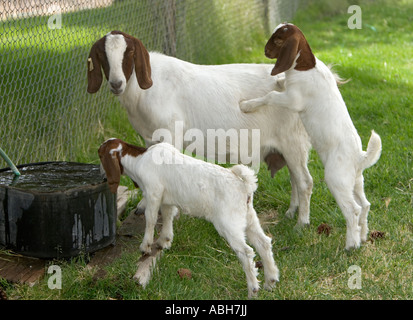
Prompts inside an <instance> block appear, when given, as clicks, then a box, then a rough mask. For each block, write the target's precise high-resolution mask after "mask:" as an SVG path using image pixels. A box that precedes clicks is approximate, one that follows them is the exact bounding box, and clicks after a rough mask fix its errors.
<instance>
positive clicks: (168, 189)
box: [99, 139, 279, 296]
mask: <svg viewBox="0 0 413 320" xmlns="http://www.w3.org/2000/svg"><path fill="white" fill-rule="evenodd" d="M99 157H100V159H101V161H102V166H103V168H104V169H105V171H106V174H107V177H108V183H109V186H110V188H111V190H112V192H116V189H117V185H118V184H119V180H120V175H121V174H125V175H127V176H129V177H130V178H131V179H132V180H133V181H134V182H135V183H136V184H137V185H138V186H139V187H140V188H141V189H142V193H143V195H144V197H145V199H146V209H145V218H146V228H145V235H144V238H143V241H142V244H141V247H140V248H141V251H143V252H144V253H149V252H150V251H151V247H152V244H153V237H154V227H155V224H156V221H157V217H158V211H159V209H160V210H161V213H162V223H163V225H162V229H161V233H160V236H159V239H158V241H157V245H159V246H160V247H161V248H169V247H170V246H171V242H172V239H173V228H172V225H173V217H174V216H175V215H176V213H177V212H178V208H180V209H181V210H182V211H183V212H184V213H186V214H190V215H192V216H196V217H202V218H205V219H206V220H208V221H210V222H212V223H213V225H214V226H215V228H216V230H217V231H218V233H219V234H220V235H221V236H223V237H224V238H225V239H226V240H227V241H228V243H229V245H230V246H231V247H232V249H233V250H234V251H235V252H236V254H237V256H238V257H239V259H240V261H241V263H242V266H243V268H244V271H245V273H246V275H247V283H248V292H249V296H252V295H254V294H256V293H257V291H258V288H259V286H258V280H257V278H256V274H257V270H256V267H255V265H254V262H253V257H254V252H253V250H252V248H251V247H249V246H248V245H247V244H246V242H245V238H248V240H249V241H250V242H251V244H252V245H253V246H254V247H255V248H256V249H257V252H258V254H259V255H260V256H261V259H262V261H263V265H264V273H265V287H266V288H268V289H269V288H271V287H273V286H274V285H275V282H276V281H278V277H279V271H278V268H277V267H276V265H275V262H274V259H273V254H272V246H271V239H270V238H269V237H268V236H266V235H265V234H264V232H263V230H262V228H261V226H260V223H259V220H258V218H257V214H256V212H255V210H254V208H253V192H254V191H255V190H256V188H257V185H256V181H257V179H256V177H255V175H254V172H253V171H252V170H251V169H249V168H248V167H246V166H244V165H236V166H233V167H232V168H230V169H226V168H223V167H220V166H218V165H215V164H211V163H208V162H204V161H202V160H199V159H195V158H192V157H190V156H187V155H183V154H182V153H180V152H179V151H178V150H177V149H176V148H175V147H173V146H172V145H170V144H168V143H159V144H156V145H154V146H152V147H150V148H149V149H147V150H146V149H144V148H136V147H134V146H132V145H129V144H127V143H125V142H123V141H122V140H119V139H110V140H108V141H106V142H105V143H103V144H102V146H101V147H100V148H99Z"/></svg>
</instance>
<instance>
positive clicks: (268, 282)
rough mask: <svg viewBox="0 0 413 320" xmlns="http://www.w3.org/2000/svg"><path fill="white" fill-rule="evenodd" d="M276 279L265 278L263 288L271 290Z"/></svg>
mask: <svg viewBox="0 0 413 320" xmlns="http://www.w3.org/2000/svg"><path fill="white" fill-rule="evenodd" d="M277 281H278V279H275V278H271V279H269V280H266V281H265V284H264V289H265V290H268V291H271V290H272V288H274V287H275V284H276V283H277Z"/></svg>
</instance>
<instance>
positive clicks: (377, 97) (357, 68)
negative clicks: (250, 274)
mask: <svg viewBox="0 0 413 320" xmlns="http://www.w3.org/2000/svg"><path fill="white" fill-rule="evenodd" d="M396 4H397V5H396ZM396 4H395V2H392V4H390V2H383V1H380V2H373V1H365V2H362V4H361V5H360V7H361V9H362V21H363V24H362V29H349V28H348V26H347V20H348V19H349V17H350V16H351V14H348V13H347V10H346V8H344V10H330V11H327V12H322V13H320V12H321V9H320V6H319V5H318V6H315V5H312V6H310V7H308V8H302V9H301V10H300V11H299V12H298V13H297V15H296V16H295V18H294V19H293V21H292V22H293V23H294V24H296V25H298V26H299V27H300V29H301V30H302V31H303V32H304V34H305V35H306V37H307V40H308V41H309V43H310V46H311V47H312V49H313V52H314V53H315V55H316V56H317V57H318V58H319V59H321V60H323V61H324V62H325V63H327V64H334V65H335V67H334V69H335V71H336V72H338V73H339V75H340V76H341V77H342V78H344V79H350V81H349V82H348V83H346V84H344V85H342V86H341V88H340V89H341V92H342V95H343V98H344V100H345V101H346V104H347V107H348V110H349V112H350V115H351V117H352V119H353V122H354V124H355V126H356V128H357V130H358V132H359V134H360V137H361V139H362V142H363V147H364V148H366V145H367V142H368V139H369V137H370V132H371V130H372V129H374V130H375V131H376V132H377V133H378V134H379V135H380V136H381V139H382V144H383V152H382V156H381V158H380V160H379V161H378V163H377V164H376V165H374V166H373V167H371V168H369V169H367V170H366V171H365V172H364V178H365V192H366V195H367V198H368V199H369V201H370V202H371V210H370V214H369V228H370V230H371V231H376V232H375V233H374V234H373V235H372V237H371V238H370V240H369V241H367V243H365V244H364V245H363V246H362V247H361V248H360V249H357V250H351V251H346V250H345V249H344V245H345V232H346V223H345V219H344V217H343V215H342V213H341V211H340V210H339V208H338V207H337V205H336V203H335V201H334V199H333V197H332V196H331V194H330V192H329V191H328V189H327V187H326V185H325V183H324V181H323V166H322V164H321V162H320V160H319V158H318V155H317V154H316V153H315V152H314V151H312V153H311V155H310V161H309V170H310V172H311V174H312V176H313V179H314V190H313V195H312V201H311V224H310V226H309V227H306V228H302V229H301V228H296V227H295V219H292V220H291V219H287V218H286V217H285V215H284V213H285V212H286V211H287V209H288V205H289V199H290V195H291V190H290V189H291V188H290V183H289V175H288V171H287V170H286V169H283V170H281V171H280V172H279V173H278V174H277V176H276V177H275V178H274V179H272V178H271V176H270V174H269V172H268V171H267V170H266V167H265V166H264V165H262V167H261V170H260V172H259V175H258V179H259V188H258V190H257V192H256V194H255V198H254V206H255V209H256V211H257V212H258V215H259V217H260V220H261V222H262V225H263V227H264V229H265V231H266V232H267V234H269V235H271V236H272V239H273V252H274V258H275V261H276V263H277V265H278V267H279V269H280V273H281V278H280V282H279V283H278V284H277V286H276V288H274V289H273V290H272V291H271V292H268V291H265V290H261V291H260V292H259V294H258V298H257V299H263V300H272V299H289V300H290V299H299V300H301V299H314V300H316V299H367V300H370V299H412V298H413V283H412V274H413V264H412V261H413V208H412V204H413V190H412V188H413V170H412V160H413V159H412V158H413V150H412V143H413V128H412V126H411V123H412V119H413V111H412V104H413V94H412V92H413V60H412V53H413V42H412V40H411V35H412V34H413V21H412V19H413V18H412V17H413V1H397V2H396ZM327 9H328V8H327ZM327 9H325V10H327ZM265 41H266V39H263V42H262V49H261V48H258V50H255V49H254V50H252V51H251V54H250V56H249V57H247V58H246V60H248V62H259V63H261V62H269V60H268V59H266V58H265V57H264V55H263V54H262V52H263V47H264V45H265ZM233 62H242V61H233ZM119 108H120V107H119ZM116 119H117V121H116V122H115V121H111V122H107V123H106V127H105V128H104V129H103V130H104V133H103V135H104V136H105V137H110V136H115V135H117V134H119V136H125V135H130V141H131V142H138V140H139V139H137V138H136V137H135V136H133V133H132V131H131V130H130V128H124V127H123V126H124V123H127V122H126V121H127V119H126V116H125V115H124V114H122V113H120V114H119V115H118V116H117V117H116ZM83 157H86V158H88V161H90V162H96V161H97V159H96V155H92V154H91V155H90V156H88V155H86V156H85V155H84V156H83ZM122 183H123V184H125V185H127V186H129V187H130V188H132V187H133V184H132V183H131V182H130V181H129V180H128V178H123V180H122ZM138 200H139V197H138V199H133V200H132V201H131V203H130V204H129V209H132V208H133V207H134V206H135V205H136V203H137V201H138ZM323 223H324V224H327V225H328V226H330V227H331V229H330V233H329V235H327V234H325V233H321V234H319V233H318V232H317V230H318V227H319V226H320V225H321V224H323ZM174 231H175V238H174V243H173V245H172V248H171V249H169V250H168V251H166V252H165V254H164V255H163V257H162V259H161V260H160V261H159V263H158V264H157V267H156V270H155V273H154V275H153V278H152V281H151V282H150V284H149V285H148V286H147V287H146V288H145V289H143V288H140V287H138V286H137V285H136V284H135V283H134V282H133V281H132V276H133V274H134V273H135V271H136V262H137V260H138V259H139V257H140V253H139V251H138V248H137V250H136V252H133V253H125V254H124V255H123V256H122V258H121V259H118V260H117V261H115V262H113V263H112V264H110V265H108V266H107V267H106V269H105V270H106V272H107V274H106V277H104V278H103V279H99V280H96V279H95V278H94V273H95V271H96V270H95V269H89V268H86V262H85V260H84V259H83V258H77V259H73V260H72V261H53V262H50V264H58V265H60V266H61V267H62V276H63V279H62V289H61V290H50V289H49V288H48V285H47V280H48V277H47V275H46V277H45V279H44V280H43V281H42V282H41V283H39V284H38V285H36V286H34V287H28V286H26V285H16V284H9V283H6V282H5V281H4V280H1V279H0V286H2V287H3V288H4V289H5V291H6V292H7V295H8V296H9V298H10V299H153V300H156V299H179V300H181V299H182V300H184V299H246V298H247V288H246V281H245V274H244V272H243V270H242V267H241V265H240V263H239V261H238V259H237V257H236V255H235V254H234V252H233V251H232V250H231V248H230V247H229V246H228V244H227V243H226V242H225V240H223V239H222V238H221V237H220V236H219V235H218V233H217V232H216V231H215V229H214V227H213V226H212V225H211V224H210V223H208V222H206V221H204V220H199V219H195V218H191V217H188V216H184V215H181V216H180V218H179V219H177V220H176V221H175V223H174ZM256 260H259V257H256ZM180 268H187V269H190V270H191V272H192V278H191V279H181V278H180V277H179V276H178V275H177V270H178V269H180ZM352 270H356V271H355V272H354V271H352ZM357 276H358V278H355V277H357ZM259 279H261V280H263V274H262V270H261V271H260V276H259ZM355 279H356V280H357V281H359V282H357V281H356V282H357V285H356V286H354V284H355V283H356V282H354V281H353V280H355Z"/></svg>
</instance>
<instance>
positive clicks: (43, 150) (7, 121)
mask: <svg viewBox="0 0 413 320" xmlns="http://www.w3.org/2000/svg"><path fill="white" fill-rule="evenodd" d="M298 2H299V0H92V1H91V0H61V1H52V0H41V1H34V0H15V1H1V2H0V88H1V92H0V147H1V148H2V149H3V150H4V151H5V152H6V153H7V154H8V155H9V157H10V158H11V159H12V160H13V161H14V162H15V163H16V164H22V163H29V162H37V161H52V160H70V161H77V159H79V158H81V156H80V155H81V154H82V153H88V152H90V150H91V148H92V147H93V148H95V147H96V146H95V145H92V144H91V143H90V141H91V139H92V137H93V136H96V135H99V132H100V131H101V127H102V126H104V123H105V118H106V117H107V114H108V110H110V108H114V107H116V108H119V103H118V102H117V100H116V99H115V98H114V97H113V95H111V94H110V93H109V90H100V91H99V94H96V95H93V96H92V95H89V94H87V93H86V85H87V80H86V60H87V56H88V53H89V50H90V47H91V45H92V44H93V43H94V42H95V41H96V40H97V39H99V38H101V37H102V36H104V35H105V34H106V33H108V32H110V31H111V30H121V31H124V32H126V33H129V34H131V35H133V36H135V37H137V38H139V39H141V40H142V41H143V43H144V44H145V46H146V47H147V49H148V50H156V51H160V52H164V53H166V54H169V55H173V56H177V57H179V58H181V59H184V60H188V61H192V62H195V63H203V64H213V63H214V64H215V63H224V62H242V61H231V60H234V59H236V58H234V57H236V55H235V53H236V51H237V50H248V48H247V44H248V43H253V41H254V35H257V34H264V35H265V36H267V35H268V34H269V33H270V32H271V31H272V29H273V28H274V26H275V24H276V23H279V22H281V21H283V20H287V19H291V17H292V15H293V14H294V12H295V10H296V9H297V6H298ZM240 39H242V41H240ZM250 45H251V44H250ZM125 125H129V124H126V123H125ZM100 134H101V133H100ZM3 164H4V162H3V159H0V167H3Z"/></svg>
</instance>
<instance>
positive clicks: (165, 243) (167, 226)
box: [156, 205, 178, 249]
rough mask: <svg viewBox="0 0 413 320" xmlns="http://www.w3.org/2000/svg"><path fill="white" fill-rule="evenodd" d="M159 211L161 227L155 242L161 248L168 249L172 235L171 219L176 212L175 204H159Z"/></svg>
mask: <svg viewBox="0 0 413 320" xmlns="http://www.w3.org/2000/svg"><path fill="white" fill-rule="evenodd" d="M161 213H162V229H161V233H160V235H159V238H158V240H157V241H156V243H157V245H158V246H159V247H160V248H161V249H169V248H170V247H171V245H172V240H173V236H174V233H173V220H174V217H175V216H176V215H177V213H178V208H177V207H175V206H167V205H163V206H161Z"/></svg>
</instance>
